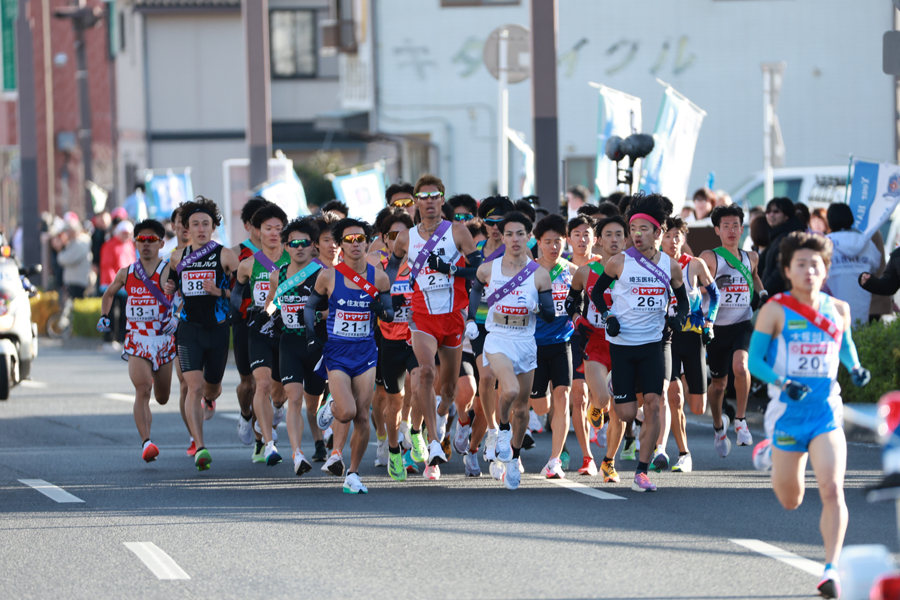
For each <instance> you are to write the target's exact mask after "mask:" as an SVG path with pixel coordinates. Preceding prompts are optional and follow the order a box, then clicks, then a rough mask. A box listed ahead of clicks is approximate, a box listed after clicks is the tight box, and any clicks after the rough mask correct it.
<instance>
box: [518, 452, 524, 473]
mask: <svg viewBox="0 0 900 600" xmlns="http://www.w3.org/2000/svg"><path fill="white" fill-rule="evenodd" d="M518 462H519V473H524V472H525V465H523V464H522V457H521V456H520V457H519V461H518Z"/></svg>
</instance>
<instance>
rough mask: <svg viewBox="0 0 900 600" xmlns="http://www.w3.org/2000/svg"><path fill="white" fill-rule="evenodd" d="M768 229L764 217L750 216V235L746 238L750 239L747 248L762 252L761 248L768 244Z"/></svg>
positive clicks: (763, 248)
mask: <svg viewBox="0 0 900 600" xmlns="http://www.w3.org/2000/svg"><path fill="white" fill-rule="evenodd" d="M770 229H771V228H770V227H769V222H768V221H766V219H765V218H763V217H757V218H755V219H753V218H751V220H750V236H749V237H748V238H747V239H748V240H749V241H750V248H748V250H753V251H754V252H757V253H759V254H762V252H763V250H765V249H766V248H767V247H768V246H769V231H770Z"/></svg>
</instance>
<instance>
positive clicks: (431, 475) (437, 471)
mask: <svg viewBox="0 0 900 600" xmlns="http://www.w3.org/2000/svg"><path fill="white" fill-rule="evenodd" d="M422 476H423V477H425V479H430V480H432V481H437V480H438V479H440V478H441V468H440V467H439V466H438V465H434V466H431V465H428V466H427V467H425V472H424V473H423V474H422Z"/></svg>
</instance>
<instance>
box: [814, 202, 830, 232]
mask: <svg viewBox="0 0 900 600" xmlns="http://www.w3.org/2000/svg"><path fill="white" fill-rule="evenodd" d="M809 228H810V229H811V230H813V231H816V232H818V233H824V234H826V235H827V234H829V233H831V228H830V227H828V213H826V212H825V209H824V208H817V209H815V210H814V211H812V213H811V214H810V215H809Z"/></svg>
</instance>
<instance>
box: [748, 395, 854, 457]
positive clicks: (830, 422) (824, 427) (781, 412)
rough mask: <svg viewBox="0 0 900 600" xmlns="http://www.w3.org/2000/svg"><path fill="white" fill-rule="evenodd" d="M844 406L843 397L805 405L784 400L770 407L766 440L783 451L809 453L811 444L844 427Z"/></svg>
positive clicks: (768, 408) (775, 402)
mask: <svg viewBox="0 0 900 600" xmlns="http://www.w3.org/2000/svg"><path fill="white" fill-rule="evenodd" d="M843 422H844V405H843V402H842V401H841V397H840V396H837V395H835V396H831V397H830V398H828V399H827V400H826V401H822V400H819V399H815V400H810V399H809V398H804V399H803V401H802V402H793V401H791V402H785V401H783V400H781V399H780V398H775V399H773V400H770V401H769V405H768V406H767V407H766V418H765V426H766V436H767V437H768V438H769V439H770V440H772V445H774V446H775V447H776V448H778V449H779V450H786V451H788V452H808V451H809V444H810V442H812V441H813V440H814V439H815V438H817V437H818V436H820V435H822V434H824V433H828V432H829V431H833V430H835V429H838V428H839V427H842V426H843Z"/></svg>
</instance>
